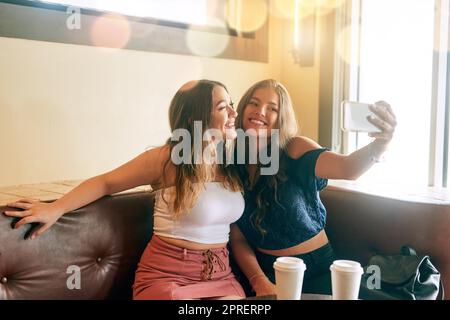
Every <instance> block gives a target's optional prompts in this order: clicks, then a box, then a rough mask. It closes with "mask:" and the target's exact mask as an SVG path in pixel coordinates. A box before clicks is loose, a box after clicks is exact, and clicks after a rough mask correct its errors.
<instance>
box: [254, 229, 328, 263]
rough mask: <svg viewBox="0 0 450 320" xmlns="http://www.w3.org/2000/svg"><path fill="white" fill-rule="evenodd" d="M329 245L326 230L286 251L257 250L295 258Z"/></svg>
mask: <svg viewBox="0 0 450 320" xmlns="http://www.w3.org/2000/svg"><path fill="white" fill-rule="evenodd" d="M327 243H328V237H327V234H326V233H325V230H322V231H320V232H319V233H318V234H317V235H315V236H314V237H312V238H311V239H309V240H306V241H304V242H302V243H300V244H298V245H296V246H293V247H289V248H285V249H279V250H267V249H261V248H257V250H258V251H260V252H262V253H265V254H270V255H272V256H277V257H281V256H295V255H298V254H304V253H308V252H311V251H314V250H316V249H319V248H320V247H323V246H324V245H326V244H327Z"/></svg>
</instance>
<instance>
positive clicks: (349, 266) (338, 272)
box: [330, 260, 363, 300]
mask: <svg viewBox="0 0 450 320" xmlns="http://www.w3.org/2000/svg"><path fill="white" fill-rule="evenodd" d="M330 270H331V287H332V291H333V300H358V295H359V286H360V284H361V276H362V274H363V268H362V267H361V265H360V264H359V263H358V262H356V261H351V260H335V261H334V262H333V264H332V265H331V266H330Z"/></svg>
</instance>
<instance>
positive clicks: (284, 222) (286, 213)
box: [237, 148, 328, 250]
mask: <svg viewBox="0 0 450 320" xmlns="http://www.w3.org/2000/svg"><path fill="white" fill-rule="evenodd" d="M327 150H328V149H326V148H321V149H315V150H310V151H308V152H306V153H305V154H303V155H302V156H301V157H300V158H298V159H291V158H289V157H288V156H285V157H284V160H283V161H284V170H285V175H286V179H285V180H284V181H282V182H281V183H280V184H279V185H278V190H277V201H275V197H274V194H273V192H265V193H262V199H263V201H265V202H266V203H268V209H267V211H266V214H265V215H264V218H263V220H262V222H261V227H262V228H263V229H264V230H266V233H265V235H264V236H263V235H262V233H261V232H260V231H259V230H258V229H257V228H256V226H255V222H254V214H255V213H256V210H257V205H256V200H255V199H256V195H257V193H258V190H261V188H262V187H263V186H264V185H265V184H267V176H260V177H259V179H258V182H257V183H256V185H255V186H254V187H253V188H252V190H247V189H246V190H245V193H244V198H245V209H244V213H243V215H242V216H241V218H240V219H239V220H238V221H237V225H238V226H239V228H240V230H241V232H242V233H243V234H244V235H245V237H246V239H247V241H248V242H249V244H250V245H252V246H253V247H258V248H262V249H267V250H278V249H285V248H289V247H293V246H295V245H297V244H299V243H301V242H303V241H306V240H308V239H310V238H312V237H314V236H315V235H317V234H318V233H319V232H320V231H321V230H322V229H323V228H324V227H325V220H326V211H325V207H324V205H323V204H322V202H321V200H320V198H319V191H321V190H322V189H324V188H325V187H326V185H327V183H328V180H327V179H322V178H319V177H316V175H315V168H316V162H317V159H318V157H319V155H320V154H321V153H322V152H324V151H327ZM280 167H281V165H280ZM243 178H244V179H246V177H243ZM267 191H269V190H267Z"/></svg>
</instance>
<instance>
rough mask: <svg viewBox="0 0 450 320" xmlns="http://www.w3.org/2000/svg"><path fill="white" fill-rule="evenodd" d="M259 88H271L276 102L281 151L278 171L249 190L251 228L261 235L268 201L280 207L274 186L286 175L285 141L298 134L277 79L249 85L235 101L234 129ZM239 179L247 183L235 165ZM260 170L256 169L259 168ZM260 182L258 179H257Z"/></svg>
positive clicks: (288, 101)
mask: <svg viewBox="0 0 450 320" xmlns="http://www.w3.org/2000/svg"><path fill="white" fill-rule="evenodd" d="M262 88H264V89H265V88H271V89H273V90H274V91H275V92H276V93H277V95H278V99H279V106H278V118H277V129H278V130H279V137H280V141H279V143H278V146H279V148H280V149H281V152H280V153H279V154H280V159H277V160H279V164H280V166H279V170H278V173H277V174H275V175H269V176H264V178H263V179H265V180H264V183H259V184H256V182H255V183H254V185H253V186H252V187H255V188H256V189H255V190H254V191H255V192H256V196H255V203H256V210H255V212H253V213H252V214H251V215H252V220H253V223H254V225H255V227H256V228H257V229H258V230H259V231H260V232H261V234H262V235H265V234H266V230H264V229H263V228H262V226H261V224H262V221H263V218H264V216H265V215H266V213H267V211H268V208H269V206H270V205H272V198H273V200H274V201H275V203H276V204H277V205H279V206H280V207H283V206H282V204H281V203H279V202H278V195H277V192H278V185H279V184H280V183H281V182H283V181H286V179H287V175H286V172H285V165H286V158H287V147H288V144H289V141H290V140H291V139H292V138H293V137H295V136H296V135H297V133H298V125H297V121H296V118H295V112H294V108H293V106H292V100H291V97H290V95H289V93H288V91H287V89H286V88H285V87H284V86H283V85H282V84H281V83H280V82H278V81H277V80H274V79H267V80H262V81H259V82H257V83H255V84H254V85H253V86H251V87H250V88H249V89H248V90H247V91H246V92H245V93H244V95H243V96H242V98H241V100H240V101H239V105H238V108H237V112H238V116H237V118H236V124H237V125H236V128H241V129H243V127H242V126H243V115H244V111H245V108H246V107H247V105H248V104H249V102H250V100H251V98H252V97H253V94H254V93H255V91H256V90H258V89H262ZM269 147H277V146H269ZM238 170H239V171H240V174H241V177H247V179H246V180H247V181H244V183H248V173H247V169H246V167H245V166H239V169H238ZM259 170H260V169H259ZM260 179H261V177H260Z"/></svg>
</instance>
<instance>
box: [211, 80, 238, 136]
mask: <svg viewBox="0 0 450 320" xmlns="http://www.w3.org/2000/svg"><path fill="white" fill-rule="evenodd" d="M212 100H213V105H212V118H211V123H210V126H209V127H210V128H211V129H218V130H220V131H221V132H222V133H223V136H224V138H226V139H234V138H236V136H237V133H236V130H235V127H234V122H235V120H236V116H237V112H236V110H234V107H233V103H232V102H231V98H230V95H229V94H228V92H227V91H226V90H225V88H224V87H221V86H215V87H214V89H213V92H212Z"/></svg>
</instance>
